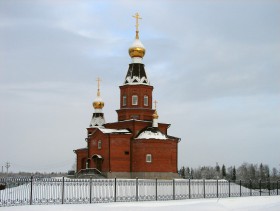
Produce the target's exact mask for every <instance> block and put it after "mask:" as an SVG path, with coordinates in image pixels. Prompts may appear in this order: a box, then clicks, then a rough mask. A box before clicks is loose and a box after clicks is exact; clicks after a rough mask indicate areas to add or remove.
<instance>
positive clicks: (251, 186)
mask: <svg viewBox="0 0 280 211" xmlns="http://www.w3.org/2000/svg"><path fill="white" fill-rule="evenodd" d="M252 188H253V187H252V180H251V179H250V196H252Z"/></svg>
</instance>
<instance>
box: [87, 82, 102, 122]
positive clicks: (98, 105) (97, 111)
mask: <svg viewBox="0 0 280 211" xmlns="http://www.w3.org/2000/svg"><path fill="white" fill-rule="evenodd" d="M100 81H101V80H100V78H97V85H98V88H97V97H96V98H95V100H94V101H93V103H92V105H93V108H94V113H93V114H92V118H91V121H90V124H89V127H103V125H104V124H105V117H104V113H103V111H102V108H103V107H104V102H103V100H102V98H101V97H100Z"/></svg>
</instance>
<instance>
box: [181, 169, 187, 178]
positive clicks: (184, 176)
mask: <svg viewBox="0 0 280 211" xmlns="http://www.w3.org/2000/svg"><path fill="white" fill-rule="evenodd" d="M180 173H181V177H182V178H183V179H185V178H186V169H185V167H184V166H183V167H182V168H181V172H180Z"/></svg>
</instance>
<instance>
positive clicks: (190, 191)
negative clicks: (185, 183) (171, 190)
mask: <svg viewBox="0 0 280 211" xmlns="http://www.w3.org/2000/svg"><path fill="white" fill-rule="evenodd" d="M190 198H191V178H189V199H190Z"/></svg>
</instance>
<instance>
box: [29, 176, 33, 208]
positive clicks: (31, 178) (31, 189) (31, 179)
mask: <svg viewBox="0 0 280 211" xmlns="http://www.w3.org/2000/svg"><path fill="white" fill-rule="evenodd" d="M32 186H33V176H31V177H30V201H29V203H30V205H32V197H33V196H32V195H33V187H32Z"/></svg>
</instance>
